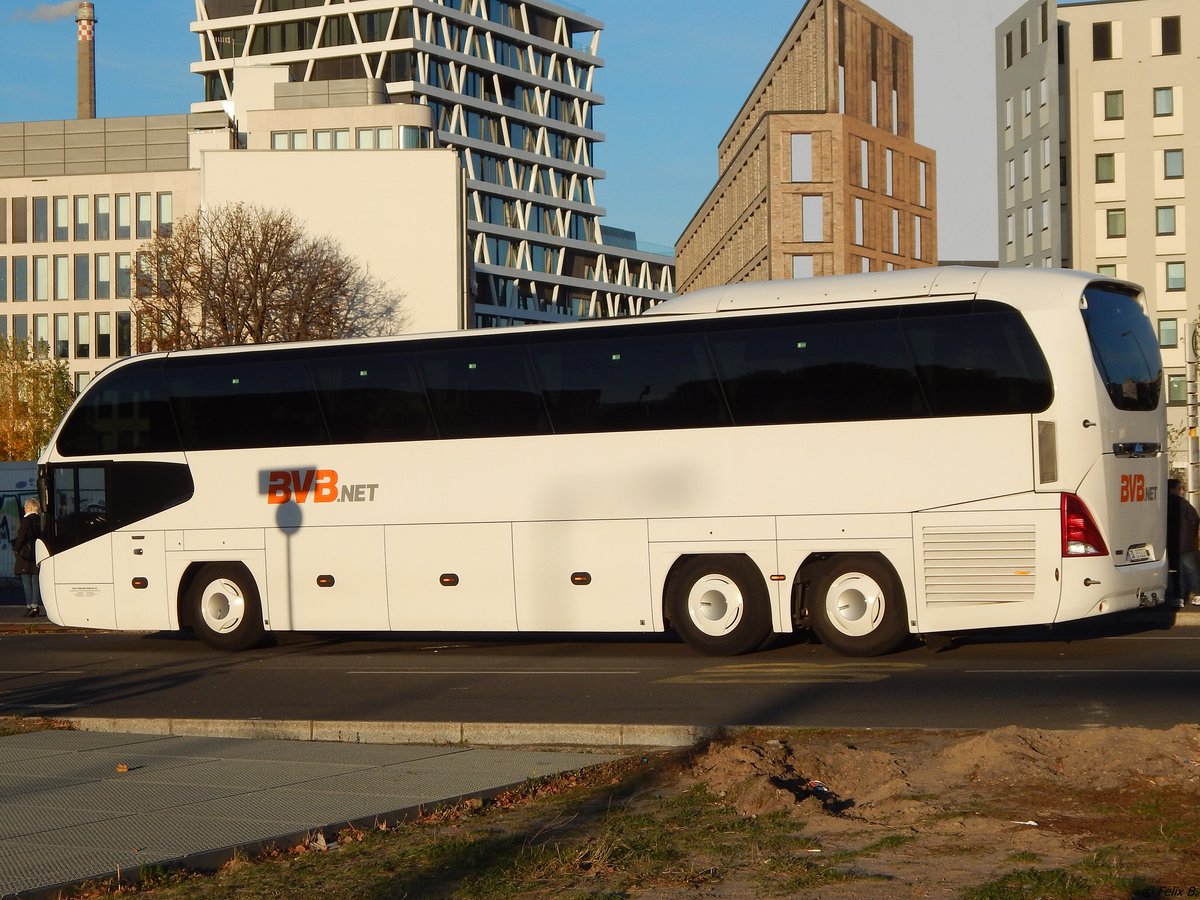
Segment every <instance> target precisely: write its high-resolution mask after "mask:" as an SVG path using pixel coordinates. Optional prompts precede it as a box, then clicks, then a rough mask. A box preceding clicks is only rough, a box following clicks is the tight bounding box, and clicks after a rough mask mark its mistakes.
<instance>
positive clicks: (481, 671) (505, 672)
mask: <svg viewBox="0 0 1200 900" xmlns="http://www.w3.org/2000/svg"><path fill="white" fill-rule="evenodd" d="M346 674H347V675H641V674H642V672H641V670H640V669H429V668H423V669H352V670H351V671H349V672H347V673H346Z"/></svg>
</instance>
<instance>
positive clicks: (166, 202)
mask: <svg viewBox="0 0 1200 900" xmlns="http://www.w3.org/2000/svg"><path fill="white" fill-rule="evenodd" d="M156 199H157V202H158V234H159V235H161V236H162V237H170V236H171V232H172V231H174V230H175V197H174V195H173V194H172V193H171V192H170V191H164V192H163V193H161V194H159V195H158V197H157V198H156Z"/></svg>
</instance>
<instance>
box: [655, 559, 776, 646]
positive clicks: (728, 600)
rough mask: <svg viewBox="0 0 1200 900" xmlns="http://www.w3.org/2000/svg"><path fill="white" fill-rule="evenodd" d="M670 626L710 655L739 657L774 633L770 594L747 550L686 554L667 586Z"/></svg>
mask: <svg viewBox="0 0 1200 900" xmlns="http://www.w3.org/2000/svg"><path fill="white" fill-rule="evenodd" d="M663 609H664V614H665V617H666V620H667V625H668V626H669V627H670V628H672V629H673V630H674V631H675V632H676V633H677V634H679V635H680V637H682V638H683V640H684V641H685V642H686V643H687V644H688V645H689V646H690V647H692V648H694V649H696V650H699V651H700V652H701V653H705V654H708V655H710V656H738V655H740V654H743V653H749V652H750V651H751V650H756V649H758V648H759V647H761V646H762V645H763V644H765V643H766V642H767V641H768V640H769V639H770V638H771V636H772V628H771V607H770V593H769V590H768V587H767V583H766V581H765V580H764V579H763V575H762V572H761V571H759V568H758V566H757V565H756V564H755V563H754V562H753V561H752V560H751V559H750V557H748V556H745V555H743V554H737V553H733V554H698V555H693V556H681V557H680V558H679V559H677V560H676V561H675V564H674V565H673V566H672V567H671V570H670V572H669V573H668V574H667V578H666V582H665V584H664V587H663Z"/></svg>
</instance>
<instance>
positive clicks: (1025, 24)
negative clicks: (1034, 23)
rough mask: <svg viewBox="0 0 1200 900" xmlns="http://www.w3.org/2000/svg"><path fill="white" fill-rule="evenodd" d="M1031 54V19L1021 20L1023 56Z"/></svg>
mask: <svg viewBox="0 0 1200 900" xmlns="http://www.w3.org/2000/svg"><path fill="white" fill-rule="evenodd" d="M1028 55H1029V20H1028V19H1022V20H1021V58H1022V59H1023V58H1025V57H1026V56H1028Z"/></svg>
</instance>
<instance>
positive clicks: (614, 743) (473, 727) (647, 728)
mask: <svg viewBox="0 0 1200 900" xmlns="http://www.w3.org/2000/svg"><path fill="white" fill-rule="evenodd" d="M62 721H65V722H70V723H71V724H72V725H74V726H75V728H77V729H78V730H80V731H98V732H109V733H121V734H161V735H168V736H183V735H187V736H190V737H234V738H252V739H255V740H277V741H327V742H331V743H348V744H471V745H474V746H482V747H523V746H531V745H536V746H546V745H550V746H559V747H596V748H605V747H690V746H692V745H693V744H695V743H697V742H698V741H702V740H705V739H708V738H711V737H713V736H715V735H716V734H718V733H719V732H720V731H722V730H723V729H720V728H716V727H704V726H699V725H635V724H615V725H606V724H587V723H578V724H558V723H535V722H338V721H322V720H317V719H311V720H304V719H297V720H289V719H152V718H145V719H143V718H104V717H91V716H85V717H67V718H63V719H62Z"/></svg>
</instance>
